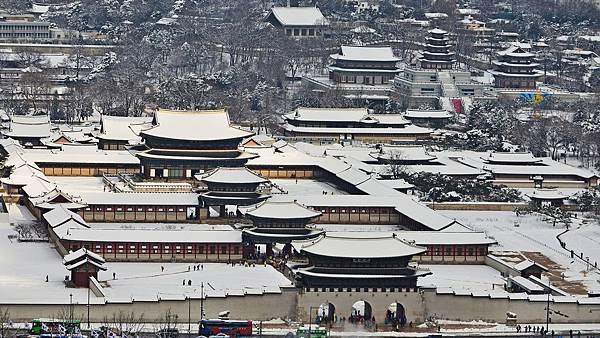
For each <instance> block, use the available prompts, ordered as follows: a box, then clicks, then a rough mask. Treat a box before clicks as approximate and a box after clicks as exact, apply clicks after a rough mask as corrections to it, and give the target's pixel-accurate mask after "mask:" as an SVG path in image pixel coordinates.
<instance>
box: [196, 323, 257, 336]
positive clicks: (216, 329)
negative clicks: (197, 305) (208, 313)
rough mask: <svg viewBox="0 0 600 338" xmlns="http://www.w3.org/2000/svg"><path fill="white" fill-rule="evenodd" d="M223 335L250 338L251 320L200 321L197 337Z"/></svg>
mask: <svg viewBox="0 0 600 338" xmlns="http://www.w3.org/2000/svg"><path fill="white" fill-rule="evenodd" d="M219 333H224V334H226V335H228V336H230V337H239V336H251V335H252V321H251V320H227V319H202V320H201V321H200V330H199V335H201V336H211V335H216V334H219Z"/></svg>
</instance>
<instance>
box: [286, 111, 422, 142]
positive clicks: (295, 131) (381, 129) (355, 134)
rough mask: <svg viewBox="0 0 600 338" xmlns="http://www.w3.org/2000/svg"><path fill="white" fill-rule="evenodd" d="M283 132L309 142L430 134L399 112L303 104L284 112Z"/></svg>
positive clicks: (411, 137)
mask: <svg viewBox="0 0 600 338" xmlns="http://www.w3.org/2000/svg"><path fill="white" fill-rule="evenodd" d="M284 119H285V124H284V125H283V126H282V130H283V134H284V136H286V137H289V138H293V139H294V140H296V141H304V142H309V143H317V144H327V143H345V142H363V143H389V142H391V141H392V140H417V139H426V138H429V137H430V136H431V132H432V130H431V129H429V128H423V127H418V126H415V125H412V124H411V123H410V122H409V121H408V120H406V119H405V118H404V117H402V115H400V114H371V113H370V112H369V110H368V109H366V108H304V107H299V108H296V110H295V111H294V112H292V113H290V114H287V115H285V116H284Z"/></svg>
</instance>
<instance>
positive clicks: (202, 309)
mask: <svg viewBox="0 0 600 338" xmlns="http://www.w3.org/2000/svg"><path fill="white" fill-rule="evenodd" d="M202 319H204V282H201V283H200V322H202Z"/></svg>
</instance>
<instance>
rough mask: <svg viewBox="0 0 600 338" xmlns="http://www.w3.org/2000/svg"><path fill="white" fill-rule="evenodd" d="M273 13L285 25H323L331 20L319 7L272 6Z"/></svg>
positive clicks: (271, 12) (270, 13)
mask: <svg viewBox="0 0 600 338" xmlns="http://www.w3.org/2000/svg"><path fill="white" fill-rule="evenodd" d="M271 15H273V16H274V17H275V19H276V20H277V21H279V22H280V23H281V24H282V25H283V26H322V25H328V24H329V22H328V21H327V19H326V18H325V17H324V16H323V13H321V10H320V9H319V8H317V7H272V8H271V11H270V12H269V15H268V16H267V17H269V16H271Z"/></svg>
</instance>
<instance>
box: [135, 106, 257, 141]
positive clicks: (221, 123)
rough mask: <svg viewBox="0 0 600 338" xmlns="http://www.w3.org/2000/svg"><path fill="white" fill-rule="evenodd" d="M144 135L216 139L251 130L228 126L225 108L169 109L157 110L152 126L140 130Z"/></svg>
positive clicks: (227, 138) (240, 136) (191, 139)
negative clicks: (202, 109) (198, 109)
mask: <svg viewBox="0 0 600 338" xmlns="http://www.w3.org/2000/svg"><path fill="white" fill-rule="evenodd" d="M140 134H141V135H142V137H144V135H148V136H154V137H159V138H166V139H174V140H182V141H217V140H229V139H235V138H240V139H242V138H244V137H249V136H251V135H253V133H251V132H247V131H243V130H241V129H237V128H233V127H231V126H230V122H229V114H227V112H226V111H225V110H205V111H171V110H159V111H157V112H156V113H155V115H154V121H153V126H152V127H151V128H149V129H145V130H142V131H141V133H140Z"/></svg>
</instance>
